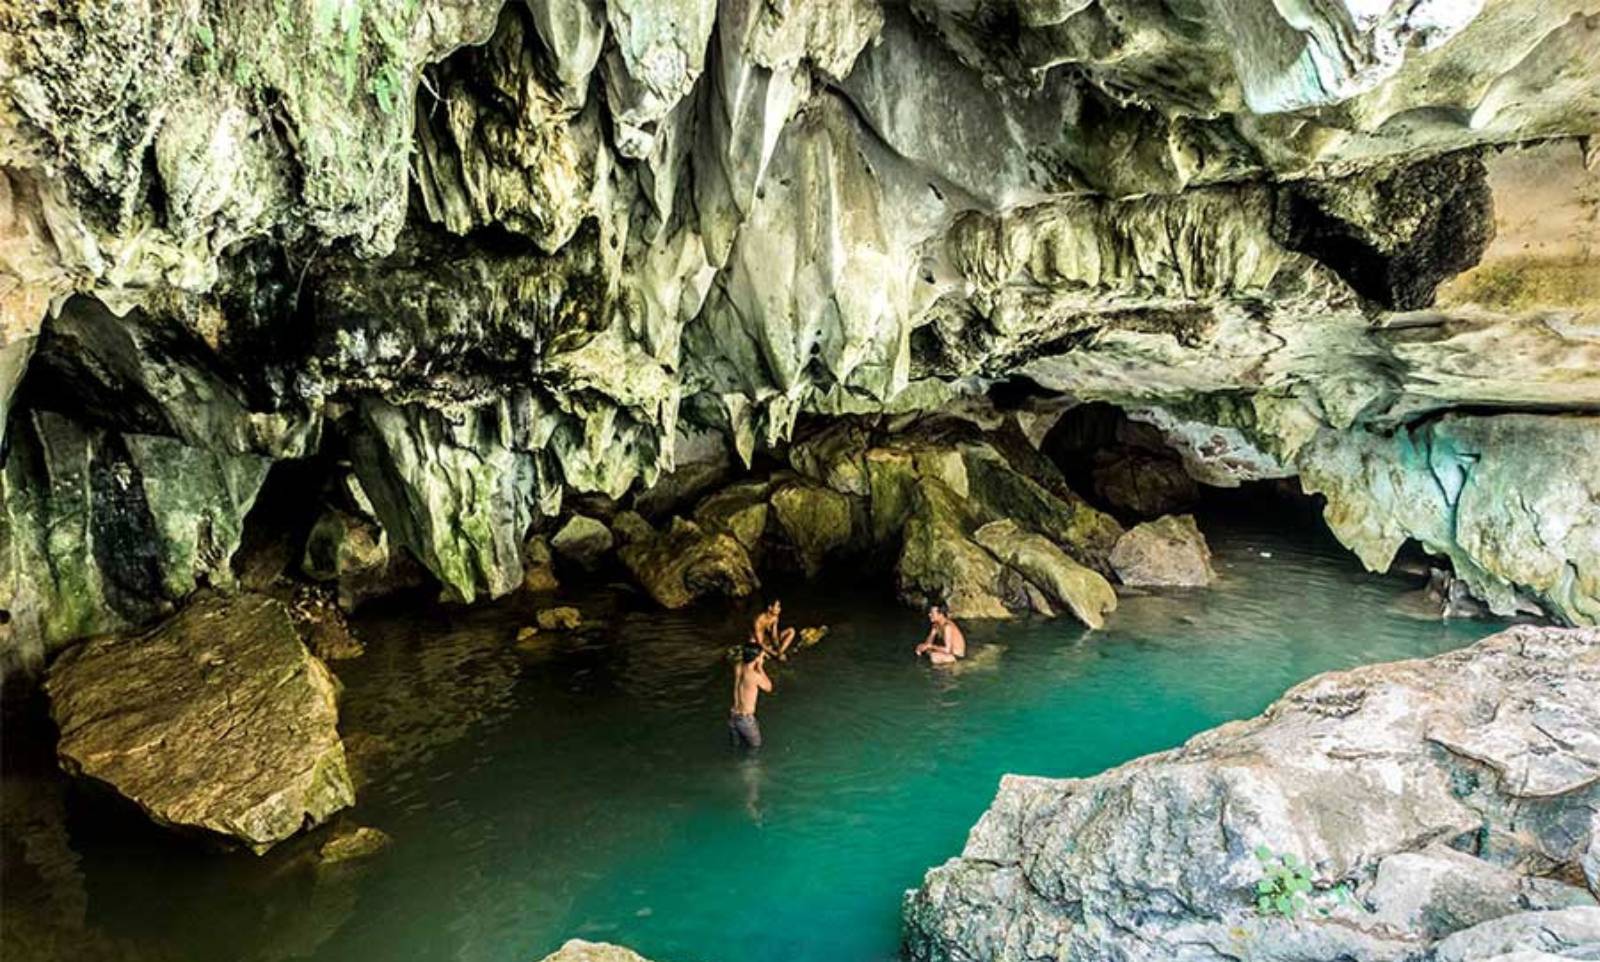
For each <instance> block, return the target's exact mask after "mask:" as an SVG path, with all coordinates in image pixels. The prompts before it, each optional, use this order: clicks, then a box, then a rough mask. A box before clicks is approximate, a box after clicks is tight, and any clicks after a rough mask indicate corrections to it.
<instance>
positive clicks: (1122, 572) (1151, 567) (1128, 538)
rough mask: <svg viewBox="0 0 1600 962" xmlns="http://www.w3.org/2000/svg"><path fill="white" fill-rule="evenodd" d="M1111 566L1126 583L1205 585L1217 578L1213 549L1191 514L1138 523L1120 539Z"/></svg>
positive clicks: (1112, 551)
mask: <svg viewBox="0 0 1600 962" xmlns="http://www.w3.org/2000/svg"><path fill="white" fill-rule="evenodd" d="M1111 567H1112V568H1113V569H1115V570H1116V572H1117V577H1118V578H1120V579H1121V580H1122V583H1123V584H1125V585H1133V586H1176V587H1190V588H1192V587H1204V586H1206V585H1209V584H1211V583H1212V582H1213V581H1215V580H1217V573H1216V572H1215V571H1213V570H1212V569H1211V548H1210V547H1209V546H1207V545H1206V539H1205V536H1204V535H1202V534H1201V533H1200V526H1199V525H1197V524H1195V521H1194V516H1193V515H1188V514H1181V515H1170V514H1169V515H1167V516H1166V517H1164V518H1158V519H1156V520H1155V521H1146V522H1145V523H1143V524H1141V525H1137V526H1136V527H1134V528H1133V529H1132V530H1130V531H1129V532H1128V533H1127V534H1125V535H1123V536H1122V537H1121V538H1119V539H1118V540H1117V546H1116V547H1115V548H1113V549H1112V550H1111Z"/></svg>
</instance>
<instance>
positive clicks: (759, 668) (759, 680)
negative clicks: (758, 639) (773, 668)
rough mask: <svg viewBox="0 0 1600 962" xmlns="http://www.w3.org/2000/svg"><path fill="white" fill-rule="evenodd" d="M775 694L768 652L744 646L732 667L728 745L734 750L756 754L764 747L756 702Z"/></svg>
mask: <svg viewBox="0 0 1600 962" xmlns="http://www.w3.org/2000/svg"><path fill="white" fill-rule="evenodd" d="M764 691H765V692H770V691H772V679H771V678H768V677H767V652H766V649H764V648H762V647H761V646H760V645H750V644H746V645H742V646H740V648H739V663H738V664H737V665H734V667H733V710H732V711H730V712H729V713H728V741H729V742H731V743H732V744H733V747H735V748H738V747H740V746H743V747H745V748H748V749H750V750H751V751H754V750H755V749H757V748H760V747H761V726H760V725H758V724H756V699H758V698H760V697H761V693H762V692H764Z"/></svg>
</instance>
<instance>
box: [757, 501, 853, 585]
mask: <svg viewBox="0 0 1600 962" xmlns="http://www.w3.org/2000/svg"><path fill="white" fill-rule="evenodd" d="M771 504H772V513H773V514H774V515H775V516H776V517H777V519H778V527H779V528H780V529H781V530H782V531H783V533H784V535H785V537H786V538H787V540H788V542H789V543H790V544H791V545H793V546H794V549H795V552H796V554H798V555H799V558H800V566H801V568H803V569H804V570H805V573H806V576H807V577H813V578H814V577H816V576H817V574H818V573H820V572H821V571H822V563H823V561H824V560H825V559H826V558H827V557H828V556H829V555H830V554H833V553H834V552H836V551H839V550H840V549H842V548H844V547H845V546H846V545H848V544H849V543H850V536H851V532H852V530H853V525H852V516H853V514H854V512H853V510H852V508H851V505H850V499H849V498H847V497H846V496H844V495H842V494H840V493H839V492H837V491H832V490H830V489H828V488H825V487H823V486H821V485H820V484H810V483H806V482H794V483H790V484H785V485H783V486H782V487H780V488H779V489H778V490H777V491H774V492H773V493H772V501H771Z"/></svg>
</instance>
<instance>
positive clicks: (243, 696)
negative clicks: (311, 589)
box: [45, 594, 355, 852]
mask: <svg viewBox="0 0 1600 962" xmlns="http://www.w3.org/2000/svg"><path fill="white" fill-rule="evenodd" d="M45 690H46V692H47V693H48V694H49V696H50V714H51V717H52V718H53V719H54V720H55V723H56V727H57V728H58V729H59V730H60V733H61V738H60V742H59V744H58V746H57V753H58V755H59V756H60V759H61V765H62V767H63V768H64V769H66V770H67V771H68V772H69V773H71V774H74V775H79V776H83V777H86V778H91V779H94V780H95V781H98V782H103V783H105V784H106V785H109V786H110V787H111V788H112V789H114V790H115V791H116V792H117V793H118V794H120V795H122V796H123V797H125V798H127V799H129V800H130V801H132V802H133V803H134V804H136V805H138V806H139V807H140V808H141V809H143V810H144V811H145V813H146V814H148V815H149V816H150V817H151V818H152V819H154V820H155V821H157V822H159V823H161V824H163V825H168V826H171V827H173V828H179V829H192V830H199V831H201V832H204V833H210V834H213V835H217V836H222V837H225V838H228V839H235V840H238V841H240V842H243V843H244V844H245V845H248V846H250V847H251V848H252V849H254V850H256V851H257V852H264V851H266V850H267V849H269V848H271V847H272V846H273V845H274V844H276V843H278V842H281V841H283V840H284V839H286V838H288V837H289V836H291V835H293V834H295V833H296V832H298V831H300V830H301V829H303V828H305V827H307V826H309V825H316V824H318V823H320V822H322V821H324V820H325V819H327V818H328V816H330V815H332V814H333V813H334V812H337V811H339V810H340V809H342V808H345V807H347V806H349V805H351V804H353V803H354V801H355V792H354V790H353V789H352V787H351V784H350V775H349V773H348V772H347V770H346V765H345V753H344V746H343V744H342V743H341V742H340V740H339V733H338V731H337V724H338V718H339V713H338V705H337V701H336V690H337V685H336V683H335V681H334V679H333V677H332V676H331V675H330V674H329V673H328V670H327V669H326V668H325V667H323V665H322V663H321V662H320V661H318V660H317V659H316V658H314V657H312V656H311V654H310V653H309V652H307V651H306V648H305V646H304V645H303V644H301V642H300V638H299V637H298V636H297V635H296V633H295V629H294V624H293V622H292V620H291V619H290V616H289V612H288V610H287V609H285V608H284V606H283V605H282V604H280V603H279V602H277V601H274V600H272V599H270V598H266V597H263V596H260V595H250V594H246V595H241V596H239V597H236V598H232V599H224V598H205V599H202V600H199V601H196V602H194V603H193V604H191V605H189V606H188V607H187V608H185V609H184V610H183V611H182V612H180V613H179V614H178V615H176V616H174V617H173V618H171V619H170V620H168V621H166V622H164V623H162V624H161V625H160V626H158V627H157V628H155V629H153V630H152V631H150V632H148V633H146V634H143V635H132V636H123V637H107V638H99V639H95V640H93V641H89V642H86V643H85V644H83V645H82V646H80V647H78V648H76V649H73V650H72V651H69V652H67V653H66V654H63V655H62V656H61V657H60V658H58V659H57V660H56V662H55V663H54V664H53V665H52V666H51V668H50V674H49V677H48V679H47V681H46V683H45Z"/></svg>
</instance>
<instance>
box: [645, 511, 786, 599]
mask: <svg viewBox="0 0 1600 962" xmlns="http://www.w3.org/2000/svg"><path fill="white" fill-rule="evenodd" d="M617 556H618V557H619V558H621V559H622V563H623V565H624V566H626V567H627V569H628V571H629V572H630V573H631V574H632V575H633V577H634V580H636V581H638V582H639V584H640V585H641V586H643V587H644V589H645V591H646V592H647V593H648V594H649V595H650V597H651V598H653V599H654V600H655V601H656V603H657V604H659V605H661V606H662V607H664V608H682V607H684V606H685V605H688V604H689V603H690V602H692V601H694V600H695V599H696V598H699V597H702V596H704V595H723V596H726V597H729V598H742V597H744V596H745V595H748V594H750V593H751V592H752V591H755V590H756V588H757V587H758V586H759V584H760V581H759V580H758V579H757V578H756V572H755V568H754V566H753V565H751V563H750V556H749V554H747V553H746V552H745V550H744V546H743V545H741V544H740V543H739V541H738V539H736V538H734V536H733V535H731V534H728V533H726V532H723V531H707V530H705V529H703V528H701V527H700V526H699V525H697V524H695V523H694V522H693V521H685V520H684V519H682V518H673V519H672V522H671V524H670V525H669V526H668V527H667V530H665V531H663V532H659V533H653V534H651V535H650V536H648V537H643V538H640V539H638V540H636V541H633V542H631V543H630V544H627V545H625V546H624V547H623V548H622V550H620V551H619V552H617Z"/></svg>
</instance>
